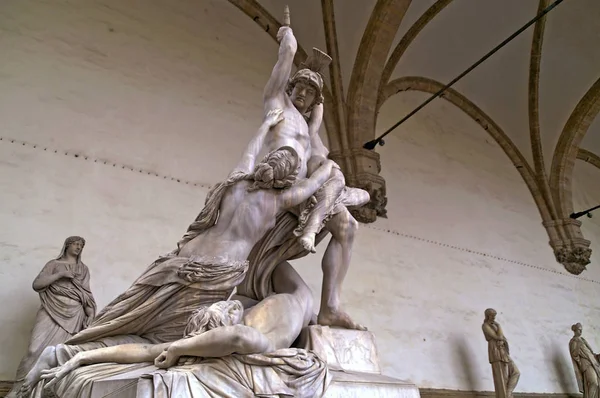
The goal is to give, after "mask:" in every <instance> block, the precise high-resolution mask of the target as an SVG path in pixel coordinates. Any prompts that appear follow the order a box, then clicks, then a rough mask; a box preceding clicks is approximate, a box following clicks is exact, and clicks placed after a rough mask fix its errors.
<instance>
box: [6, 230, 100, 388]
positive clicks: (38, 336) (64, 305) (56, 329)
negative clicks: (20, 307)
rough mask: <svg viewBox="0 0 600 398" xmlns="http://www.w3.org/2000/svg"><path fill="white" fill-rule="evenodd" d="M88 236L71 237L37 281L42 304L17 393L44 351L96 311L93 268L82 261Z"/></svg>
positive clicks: (35, 285)
mask: <svg viewBox="0 0 600 398" xmlns="http://www.w3.org/2000/svg"><path fill="white" fill-rule="evenodd" d="M84 246H85V239H83V238H81V237H79V236H71V237H69V238H67V239H66V240H65V242H64V244H63V247H62V250H61V251H60V255H59V256H58V257H57V258H55V259H53V260H50V261H49V262H48V263H47V264H46V265H45V266H44V268H43V269H42V271H41V272H40V273H39V275H38V276H37V277H36V278H35V280H34V281H33V290H35V291H36V292H38V294H39V296H40V301H41V306H40V308H39V310H38V312H37V315H36V318H35V324H34V327H33V331H32V332H31V339H30V341H29V347H28V349H27V354H26V355H25V356H24V357H23V359H22V360H21V363H20V364H19V367H18V369H17V376H16V382H15V384H14V386H13V390H12V391H11V393H9V397H10V396H11V394H12V396H14V394H15V393H16V392H17V391H18V389H19V388H20V386H21V384H22V383H23V381H24V379H25V376H26V375H27V373H28V372H29V371H30V370H31V368H32V367H33V365H34V364H35V362H36V360H37V359H38V357H39V356H40V355H41V353H42V351H43V350H44V349H45V348H46V347H48V346H54V345H56V344H60V343H64V342H65V341H67V340H68V339H69V338H70V337H72V336H73V335H75V334H76V333H78V332H79V331H81V330H82V329H85V328H86V327H87V326H88V325H89V324H90V322H91V320H92V319H93V318H94V315H95V314H96V301H95V300H94V297H93V295H92V292H91V291H90V272H89V269H88V267H87V266H86V265H85V264H84V263H83V262H82V261H81V253H82V251H83V247H84Z"/></svg>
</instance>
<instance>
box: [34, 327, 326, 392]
mask: <svg viewBox="0 0 600 398" xmlns="http://www.w3.org/2000/svg"><path fill="white" fill-rule="evenodd" d="M109 340H110V338H107V339H104V343H100V344H98V345H97V347H100V346H101V345H104V344H108V345H111V342H110V341H109ZM129 342H131V343H135V342H139V341H138V340H137V339H136V338H135V337H133V338H132V340H130V341H129ZM91 344H96V343H91ZM72 355H73V352H72V349H71V348H70V347H69V346H59V347H58V348H57V358H58V360H59V364H63V363H64V362H66V360H68V359H69V358H71V357H72ZM145 368H147V369H148V372H147V373H146V374H144V375H142V376H141V377H140V378H139V379H138V381H137V397H138V398H217V397H218V398H222V397H236V398H251V397H264V398H267V397H268V398H271V397H273V398H274V397H299V398H302V397H304V398H313V397H320V396H322V395H323V394H324V393H325V391H326V390H327V387H328V386H329V384H330V382H331V375H330V373H329V371H328V369H327V365H326V363H325V362H324V361H323V360H322V359H321V358H320V357H318V356H317V355H316V354H315V353H313V352H310V351H306V350H304V349H296V348H286V349H282V350H278V351H275V352H273V353H269V354H250V355H238V354H234V355H230V356H227V357H223V358H208V359H202V360H200V359H199V360H198V362H197V363H195V364H193V365H185V366H178V367H172V368H169V370H168V371H165V370H160V369H156V368H154V367H153V366H152V364H151V363H139V364H131V365H117V364H108V363H103V364H96V365H89V366H83V367H80V368H78V369H76V370H74V371H72V372H70V373H69V374H67V375H66V376H65V378H64V379H62V380H60V381H59V382H58V384H57V386H56V388H55V391H54V394H55V396H56V397H59V398H88V397H90V396H91V393H92V388H93V383H94V382H95V381H98V380H101V379H104V378H107V377H110V376H115V375H119V374H124V373H127V372H130V371H140V370H141V371H144V370H145ZM40 384H41V383H40ZM45 396H46V395H45V392H44V390H43V388H42V386H41V385H38V387H37V388H36V389H35V391H34V393H33V394H32V395H31V398H44V397H45Z"/></svg>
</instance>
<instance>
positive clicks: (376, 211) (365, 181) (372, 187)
mask: <svg viewBox="0 0 600 398" xmlns="http://www.w3.org/2000/svg"><path fill="white" fill-rule="evenodd" d="M329 157H330V158H331V159H332V160H333V161H335V162H336V163H338V164H339V165H340V166H341V167H342V171H343V172H344V175H345V177H346V184H347V185H348V186H351V187H356V188H361V189H364V190H365V191H367V192H369V195H370V196H371V201H370V202H369V203H367V204H366V205H364V206H362V207H360V208H355V209H350V212H351V214H352V215H353V216H354V218H356V220H357V221H359V222H362V223H365V224H368V223H373V222H375V221H377V217H383V218H387V210H386V205H387V197H386V187H385V179H384V178H383V177H381V176H380V175H379V173H380V172H381V162H380V158H379V154H378V153H377V152H375V151H369V150H367V149H363V148H356V149H353V150H351V151H350V152H349V153H342V152H341V151H334V152H331V153H330V154H329ZM346 158H350V162H346V161H345V160H346ZM346 164H350V165H351V167H352V170H346V168H347V167H344V166H343V165H346Z"/></svg>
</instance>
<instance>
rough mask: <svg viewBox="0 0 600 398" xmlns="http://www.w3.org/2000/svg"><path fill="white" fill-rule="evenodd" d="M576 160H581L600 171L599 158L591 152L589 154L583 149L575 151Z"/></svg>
mask: <svg viewBox="0 0 600 398" xmlns="http://www.w3.org/2000/svg"><path fill="white" fill-rule="evenodd" d="M577 159H578V160H583V161H584V162H587V163H589V164H591V165H593V166H596V167H597V168H599V169H600V156H598V155H596V154H595V153H593V152H590V151H588V150H586V149H583V148H579V150H578V151H577Z"/></svg>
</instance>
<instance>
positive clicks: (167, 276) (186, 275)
mask: <svg viewBox="0 0 600 398" xmlns="http://www.w3.org/2000/svg"><path fill="white" fill-rule="evenodd" d="M247 267H248V264H247V262H245V261H236V262H231V261H227V260H226V259H225V258H213V257H210V258H207V257H202V256H194V257H191V258H188V257H178V256H176V255H174V254H172V255H168V256H164V257H161V258H159V259H158V260H156V261H155V262H154V263H152V264H151V265H150V267H148V269H147V270H146V271H145V272H144V273H143V274H142V276H140V277H139V278H138V279H137V280H136V281H135V282H134V283H133V285H132V286H131V287H130V288H129V289H127V291H125V292H124V293H123V294H121V295H120V296H118V297H117V298H116V299H114V300H113V301H112V302H111V303H110V304H108V305H107V306H106V307H105V308H104V309H103V310H102V311H101V312H100V313H99V314H98V316H97V317H96V319H95V320H94V322H93V323H92V324H91V325H90V326H89V327H88V328H87V329H85V330H83V331H81V332H80V333H78V334H77V335H75V336H74V337H73V338H71V339H69V340H68V341H67V344H70V345H76V344H81V343H86V342H92V341H96V340H99V339H102V338H105V337H112V336H119V335H137V336H141V337H144V338H145V339H146V340H147V342H150V343H165V342H171V341H175V340H178V339H180V338H182V337H183V331H184V329H185V326H186V324H187V321H188V318H189V316H190V315H191V314H192V312H194V311H195V310H196V309H198V308H199V307H200V306H203V305H210V304H213V303H215V302H217V301H220V300H226V299H227V298H228V297H229V295H230V294H231V292H232V291H233V289H234V288H235V286H237V285H238V284H239V283H240V282H241V281H242V279H243V278H244V275H245V272H246V270H247Z"/></svg>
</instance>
